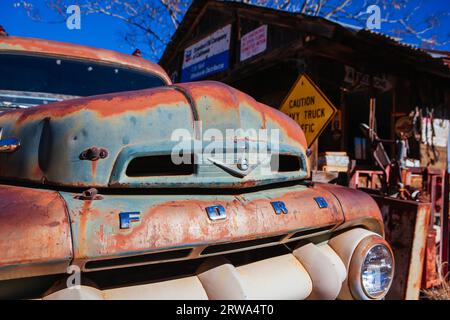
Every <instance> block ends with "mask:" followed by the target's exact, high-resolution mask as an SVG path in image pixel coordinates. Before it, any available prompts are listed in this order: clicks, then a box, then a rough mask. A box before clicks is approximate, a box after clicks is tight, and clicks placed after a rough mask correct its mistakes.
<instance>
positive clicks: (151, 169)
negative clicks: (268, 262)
mask: <svg viewBox="0 0 450 320" xmlns="http://www.w3.org/2000/svg"><path fill="white" fill-rule="evenodd" d="M0 128H1V129H2V134H3V136H2V137H3V138H12V137H14V138H17V139H19V140H20V143H21V146H20V148H19V149H18V150H16V151H15V152H13V153H6V154H5V153H4V154H0V178H1V179H4V180H23V181H29V182H34V183H42V184H47V185H56V186H67V187H98V188H106V187H115V188H150V187H164V188H178V187H202V188H214V187H234V188H236V187H248V186H256V185H262V184H268V183H274V182H282V181H289V180H299V179H304V178H306V177H307V176H308V172H309V168H308V161H307V157H306V153H305V150H306V140H305V137H304V134H303V132H302V131H301V129H300V127H299V126H298V125H297V124H296V123H295V122H294V121H293V120H291V119H290V118H289V117H288V116H286V115H284V114H283V113H281V112H279V111H277V110H275V109H273V108H271V107H268V106H266V105H263V104H261V103H258V102H257V101H255V100H254V99H253V98H251V97H249V96H248V95H246V94H244V93H242V92H240V91H238V90H235V89H233V88H231V87H229V86H227V85H224V84H221V83H217V82H210V81H208V82H197V83H187V84H179V85H173V86H167V87H160V88H155V89H148V90H140V91H132V92H125V93H117V94H108V95H101V96H94V97H88V98H81V99H73V100H67V101H62V102H57V103H52V104H49V105H45V106H44V105H42V106H37V107H34V108H30V109H26V110H11V111H6V112H3V113H1V114H0ZM239 129H242V130H241V131H239ZM240 132H241V133H242V132H243V134H241V133H240ZM255 132H256V134H255ZM252 143H256V144H252ZM255 145H257V146H258V147H259V149H257V152H256V154H257V157H256V158H257V160H252V159H249V157H250V158H251V157H252V155H251V154H254V152H253V150H254V149H253V148H254V146H255ZM249 146H250V147H249ZM261 146H265V147H266V149H265V150H264V152H263V153H267V154H268V155H269V157H270V159H269V158H268V157H266V156H265V155H264V156H261V157H259V156H260V154H261V149H264V148H261ZM241 147H242V148H243V150H244V151H243V153H240V154H239V153H238V155H236V154H235V155H234V156H233V158H232V159H231V160H230V159H229V158H225V156H224V155H228V153H229V151H230V150H231V149H232V150H234V151H236V150H240V148H241ZM174 150H175V151H174ZM249 150H250V151H249ZM266 150H268V152H266ZM246 152H248V153H246ZM174 155H177V158H176V159H178V160H175V161H173V159H174V158H173V156H174ZM211 155H212V156H213V157H211ZM242 155H243V156H242ZM274 156H275V157H276V158H277V160H276V161H278V163H277V162H276V161H275V163H276V164H278V165H276V166H275V167H274V166H273V159H275V158H274ZM258 157H259V158H258ZM212 158H214V159H213V160H211V159H212ZM181 159H183V160H184V161H185V162H186V161H187V162H190V163H188V164H181V165H179V163H175V162H177V161H180V160H181ZM261 159H263V160H261ZM267 159H269V160H267Z"/></svg>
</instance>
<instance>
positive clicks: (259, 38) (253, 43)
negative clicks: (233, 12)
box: [241, 25, 267, 61]
mask: <svg viewBox="0 0 450 320" xmlns="http://www.w3.org/2000/svg"><path fill="white" fill-rule="evenodd" d="M266 49H267V25H263V26H261V27H259V28H256V29H255V30H252V31H250V32H249V33H247V34H245V35H244V36H242V39H241V61H244V60H247V59H249V58H251V57H253V56H256V55H257V54H258V53H261V52H264V51H265V50H266Z"/></svg>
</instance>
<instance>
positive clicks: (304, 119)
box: [280, 75, 336, 147]
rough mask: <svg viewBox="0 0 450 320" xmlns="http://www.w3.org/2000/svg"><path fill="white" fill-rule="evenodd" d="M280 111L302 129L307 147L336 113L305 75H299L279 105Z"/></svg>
mask: <svg viewBox="0 0 450 320" xmlns="http://www.w3.org/2000/svg"><path fill="white" fill-rule="evenodd" d="M280 110H281V111H282V112H284V113H286V114H287V115H288V116H290V117H291V118H292V119H294V120H295V121H297V123H298V124H299V125H300V127H301V128H302V130H303V132H304V133H305V136H306V141H307V142H308V147H310V146H311V145H312V143H313V142H314V141H315V140H316V139H317V137H318V136H320V134H321V133H322V131H323V130H324V129H325V128H326V126H327V125H328V123H329V122H330V121H331V119H332V118H333V116H334V115H335V113H336V108H335V107H334V106H333V104H332V103H331V102H330V100H328V99H327V97H326V96H325V95H324V94H323V93H322V91H320V89H319V88H318V87H317V86H316V85H315V84H314V82H312V80H311V79H310V78H308V76H306V75H301V76H300V77H299V78H298V79H297V81H296V82H295V84H294V86H293V87H292V88H291V90H290V91H289V93H288V95H287V96H286V98H285V99H284V101H283V103H282V104H281V108H280Z"/></svg>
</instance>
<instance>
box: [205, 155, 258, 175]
mask: <svg viewBox="0 0 450 320" xmlns="http://www.w3.org/2000/svg"><path fill="white" fill-rule="evenodd" d="M208 160H209V161H211V162H212V163H214V164H215V165H216V166H218V167H219V168H221V169H223V170H224V171H226V172H228V173H230V174H231V175H234V176H238V177H240V178H243V177H245V176H246V175H248V174H249V173H250V172H252V171H253V170H254V169H255V168H256V167H257V166H259V165H260V164H261V162H258V163H256V164H254V165H252V166H250V165H249V164H248V161H247V160H246V159H241V160H239V161H238V163H237V164H233V165H229V164H226V163H224V162H222V161H220V160H218V159H215V158H212V157H210V158H208ZM236 167H237V169H236Z"/></svg>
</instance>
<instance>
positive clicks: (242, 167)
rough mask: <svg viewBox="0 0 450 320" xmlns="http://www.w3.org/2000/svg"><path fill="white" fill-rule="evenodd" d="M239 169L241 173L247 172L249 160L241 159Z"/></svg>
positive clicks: (238, 164)
mask: <svg viewBox="0 0 450 320" xmlns="http://www.w3.org/2000/svg"><path fill="white" fill-rule="evenodd" d="M237 167H238V168H239V170H241V171H247V170H248V168H249V166H248V161H247V159H245V158H241V159H239V160H238V163H237Z"/></svg>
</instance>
